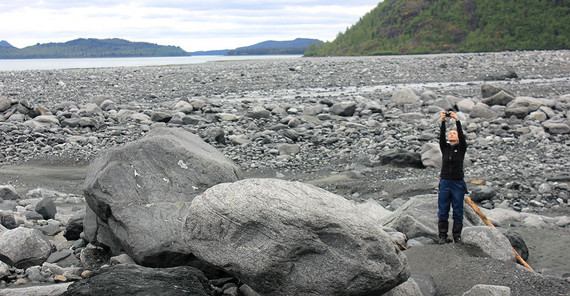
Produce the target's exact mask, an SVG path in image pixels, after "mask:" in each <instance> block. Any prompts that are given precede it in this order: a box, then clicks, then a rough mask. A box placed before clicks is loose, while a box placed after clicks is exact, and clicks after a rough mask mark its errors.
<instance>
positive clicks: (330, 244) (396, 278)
mask: <svg viewBox="0 0 570 296" xmlns="http://www.w3.org/2000/svg"><path fill="white" fill-rule="evenodd" d="M377 222H378V221H377V220H376V219H374V218H373V217H371V216H369V215H367V214H363V212H361V211H360V210H359V207H357V206H356V205H355V203H353V202H352V201H349V200H347V199H345V198H343V197H341V196H338V195H336V194H333V193H330V192H327V191H325V190H323V189H320V188H317V187H315V186H312V185H308V184H304V183H299V182H287V181H283V180H277V179H247V180H243V181H239V182H235V183H226V184H220V185H216V186H214V187H212V188H210V189H208V190H206V191H205V192H204V194H202V195H200V196H198V197H196V198H195V199H194V201H193V202H192V206H191V207H190V212H189V213H188V216H187V219H186V224H185V231H184V233H183V235H184V240H185V242H186V243H187V244H188V245H189V246H190V247H191V249H192V251H193V254H194V255H196V256H197V257H198V258H200V259H202V260H204V261H206V262H209V263H211V264H213V265H215V266H218V267H220V268H223V269H225V270H226V271H227V272H228V273H230V274H233V275H235V276H237V277H238V278H240V279H241V280H242V281H244V282H245V283H246V284H248V285H249V286H251V287H252V288H253V289H254V290H255V291H257V292H259V293H261V294H262V295H305V294H306V295H308V294H312V295H380V294H382V293H384V292H386V291H389V290H391V289H392V288H394V287H396V286H397V285H399V284H400V283H403V282H404V281H406V280H407V279H408V277H409V275H410V273H409V270H408V263H407V260H406V257H405V256H404V255H403V254H402V253H401V252H400V250H399V248H398V247H397V246H396V245H395V244H394V243H393V242H392V240H391V239H390V237H389V236H388V235H387V234H386V233H385V232H384V231H383V230H382V227H381V226H380V224H379V223H377Z"/></svg>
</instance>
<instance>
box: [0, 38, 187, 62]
mask: <svg viewBox="0 0 570 296" xmlns="http://www.w3.org/2000/svg"><path fill="white" fill-rule="evenodd" d="M187 55H190V53H188V52H186V51H184V50H182V49H181V48H180V47H178V46H163V45H158V44H153V43H147V42H131V41H127V40H123V39H117V38H114V39H93V38H89V39H83V38H81V39H75V40H71V41H68V42H65V43H45V44H39V43H38V44H36V45H33V46H28V47H24V48H22V49H19V48H15V47H0V58H3V59H30V58H98V57H159V56H187Z"/></svg>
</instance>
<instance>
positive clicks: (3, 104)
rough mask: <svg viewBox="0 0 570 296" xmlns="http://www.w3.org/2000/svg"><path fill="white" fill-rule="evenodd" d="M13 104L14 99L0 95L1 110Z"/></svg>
mask: <svg viewBox="0 0 570 296" xmlns="http://www.w3.org/2000/svg"><path fill="white" fill-rule="evenodd" d="M11 106H12V100H10V99H8V98H7V97H4V96H0V112H4V111H6V110H8V109H10V107H11Z"/></svg>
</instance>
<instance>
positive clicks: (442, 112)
mask: <svg viewBox="0 0 570 296" xmlns="http://www.w3.org/2000/svg"><path fill="white" fill-rule="evenodd" d="M445 113H446V111H441V121H445V117H446V116H445Z"/></svg>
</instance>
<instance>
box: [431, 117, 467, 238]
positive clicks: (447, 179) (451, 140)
mask: <svg viewBox="0 0 570 296" xmlns="http://www.w3.org/2000/svg"><path fill="white" fill-rule="evenodd" d="M447 118H453V119H454V120H455V125H456V127H457V129H456V130H455V129H453V130H451V131H450V132H449V134H448V135H447V139H446V131H445V124H446V119H447ZM439 147H440V149H441V154H442V166H441V174H440V180H439V193H438V199H437V205H438V213H437V217H438V232H439V243H440V244H445V243H447V242H451V241H450V240H449V238H448V235H447V233H448V229H449V221H448V219H449V210H450V207H452V208H453V227H452V229H451V232H452V235H453V241H455V242H456V243H460V244H462V243H463V242H462V241H461V231H462V230H463V198H464V196H465V192H466V191H467V185H466V184H465V181H464V180H463V178H464V173H463V159H464V158H465V152H466V151H467V141H465V135H464V134H463V130H462V129H461V122H460V121H459V118H458V117H457V114H455V112H453V111H442V112H441V129H440V134H439Z"/></svg>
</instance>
